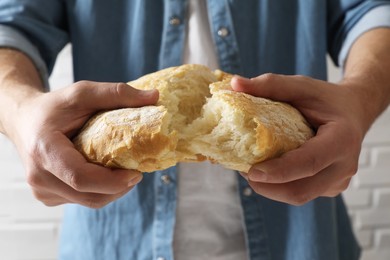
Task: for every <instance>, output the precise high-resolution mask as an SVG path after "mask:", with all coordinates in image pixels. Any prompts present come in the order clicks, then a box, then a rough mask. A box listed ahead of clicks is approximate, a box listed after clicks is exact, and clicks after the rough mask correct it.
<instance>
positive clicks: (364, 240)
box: [355, 230, 374, 250]
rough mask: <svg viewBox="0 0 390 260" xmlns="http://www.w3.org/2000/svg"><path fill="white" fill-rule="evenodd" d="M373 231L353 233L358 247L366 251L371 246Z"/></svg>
mask: <svg viewBox="0 0 390 260" xmlns="http://www.w3.org/2000/svg"><path fill="white" fill-rule="evenodd" d="M373 233H374V232H373V231H372V230H357V231H355V235H356V238H357V240H358V241H359V245H360V246H361V247H362V248H363V249H364V250H367V249H369V248H371V247H372V246H373V237H374V235H373Z"/></svg>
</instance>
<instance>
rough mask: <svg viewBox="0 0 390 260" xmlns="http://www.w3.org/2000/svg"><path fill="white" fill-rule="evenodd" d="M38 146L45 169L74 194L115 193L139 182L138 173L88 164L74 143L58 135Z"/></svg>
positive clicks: (139, 174)
mask: <svg viewBox="0 0 390 260" xmlns="http://www.w3.org/2000/svg"><path fill="white" fill-rule="evenodd" d="M51 139H52V140H51ZM40 145H41V146H43V147H42V148H40V149H41V150H42V152H40V155H41V160H42V165H43V167H44V169H45V170H47V171H48V172H51V173H53V174H54V175H55V176H56V177H57V178H59V179H60V180H62V181H63V182H64V183H66V184H67V185H69V186H71V187H72V188H73V189H75V190H77V191H80V192H93V193H104V194H117V193H118V192H121V191H123V190H127V189H128V187H130V186H133V185H135V184H137V183H138V182H140V181H141V179H142V173H140V172H138V171H134V170H125V169H110V168H106V167H103V166H100V165H97V164H93V163H89V162H87V161H86V159H85V158H84V157H83V156H82V155H81V154H80V153H79V152H78V151H77V150H76V149H75V148H74V146H73V143H72V142H71V141H70V140H69V139H67V138H66V137H65V136H63V135H62V134H61V133H59V132H57V133H53V134H52V135H51V136H50V138H47V139H45V140H43V141H41V144H40ZM58 147H60V149H59V148H58Z"/></svg>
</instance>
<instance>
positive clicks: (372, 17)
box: [338, 5, 390, 68]
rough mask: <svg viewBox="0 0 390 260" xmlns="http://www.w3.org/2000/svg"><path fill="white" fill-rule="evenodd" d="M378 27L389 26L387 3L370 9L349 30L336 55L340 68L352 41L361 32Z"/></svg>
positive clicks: (389, 11)
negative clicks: (337, 55)
mask: <svg viewBox="0 0 390 260" xmlns="http://www.w3.org/2000/svg"><path fill="white" fill-rule="evenodd" d="M379 27H390V6H388V5H382V6H378V7H375V8H373V9H371V10H370V11H368V12H367V13H366V14H365V15H364V16H363V17H362V18H361V19H360V20H359V21H358V22H357V23H356V24H355V25H354V27H353V28H352V29H351V30H350V31H349V33H348V35H347V37H346V39H345V40H344V43H343V46H342V48H341V51H340V54H339V57H338V61H339V64H340V67H341V68H344V65H345V61H346V59H347V56H348V53H349V50H350V49H351V47H352V45H353V44H354V42H355V41H356V40H357V39H358V38H359V37H360V36H361V35H362V34H363V33H365V32H367V31H369V30H372V29H375V28H379Z"/></svg>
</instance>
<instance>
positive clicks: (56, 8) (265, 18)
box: [0, 0, 390, 260]
mask: <svg viewBox="0 0 390 260" xmlns="http://www.w3.org/2000/svg"><path fill="white" fill-rule="evenodd" d="M385 4H386V5H389V4H390V1H358V0H289V1H282V0H272V1H271V0H263V1H258V0H246V1H242V0H241V1H239V0H208V11H209V18H210V22H211V31H212V34H213V37H214V42H215V48H216V52H217V56H218V59H219V64H220V67H221V69H222V70H225V71H228V72H231V73H236V74H241V75H244V76H247V77H251V76H256V75H259V74H262V73H265V72H273V73H283V74H302V75H307V76H311V77H314V78H318V79H323V80H325V79H326V59H325V56H326V53H327V52H328V53H329V54H330V55H331V57H332V58H333V60H334V61H335V62H336V63H337V60H338V58H339V54H340V50H341V48H342V46H343V43H344V40H345V39H346V37H347V36H348V34H349V33H350V31H351V30H352V29H353V28H354V25H355V24H356V23H357V22H358V21H359V19H360V18H361V17H363V15H365V14H366V13H367V12H368V11H370V10H372V9H373V8H375V7H377V6H379V5H380V6H383V5H385ZM186 6H187V3H186V1H185V0H111V1H107V0H66V1H64V0H1V1H0V36H1V35H3V36H2V37H0V45H2V46H11V47H14V48H19V49H21V50H22V51H24V52H26V53H27V54H28V55H30V57H32V59H33V60H34V62H35V64H36V65H37V67H38V68H39V69H40V71H41V73H42V74H44V73H45V71H49V72H50V71H51V69H52V66H53V64H54V62H55V58H56V56H57V54H58V52H59V51H60V50H61V49H62V47H63V46H64V45H65V44H66V43H67V42H72V45H73V55H74V77H75V80H76V81H77V80H81V79H86V80H95V81H124V82H127V81H129V80H132V79H135V78H137V77H139V76H141V75H144V74H145V73H149V72H152V71H156V70H158V69H162V68H165V67H169V66H174V65H179V64H181V62H182V51H183V42H184V38H185V26H186ZM173 18H175V22H170V21H172V19H173ZM221 28H224V30H225V32H227V33H223V34H221V33H220V34H218V31H219V30H220V29H221ZM7 30H8V31H9V30H11V31H12V32H16V33H15V36H14V37H10V36H9V33H7ZM7 35H8V36H7ZM14 39H18V40H14ZM23 39H27V41H25V40H23ZM21 42H22V43H21ZM163 175H168V176H169V177H170V181H169V182H166V181H165V182H164V181H162V179H161V177H162V176H163ZM176 178H177V176H176V168H175V167H172V168H170V169H167V170H165V171H159V172H154V173H147V174H145V176H144V179H143V181H142V182H141V183H140V184H139V185H137V186H136V187H135V188H134V189H133V190H132V191H131V192H129V193H128V194H127V195H125V196H124V197H122V198H121V199H119V200H117V201H115V202H113V203H111V204H109V205H107V206H106V207H104V208H102V209H98V210H95V209H89V208H85V207H82V206H78V205H68V206H66V210H65V215H64V223H63V227H62V235H61V246H60V259H69V260H77V259H80V260H89V259H90V260H92V259H93V260H98V259H139V260H141V259H142V260H146V259H147V260H149V259H157V258H159V257H161V259H166V260H169V259H173V253H172V241H173V230H174V224H175V207H176V194H177V182H176V180H177V179H176ZM237 178H238V185H239V189H238V190H239V193H240V194H239V195H240V198H241V203H242V211H243V215H244V221H245V232H246V243H247V246H248V249H249V251H248V252H249V256H250V259H252V260H259V259H276V260H282V259H284V260H286V259H289V260H304V259H307V260H313V259H315V260H322V259H323V260H329V259H332V260H337V259H340V260H349V259H358V256H359V246H358V245H357V243H356V241H355V238H354V235H353V233H352V230H351V226H350V221H349V217H348V214H347V211H346V208H345V206H344V203H343V200H342V198H341V196H338V197H335V198H319V199H316V200H314V201H311V202H309V203H307V204H305V205H303V206H299V207H297V206H291V205H287V204H284V203H279V202H275V201H272V200H269V199H267V198H264V197H262V196H260V195H257V194H256V193H254V192H251V190H250V188H249V186H248V184H247V182H246V181H245V180H244V179H243V178H240V177H238V175H237ZM165 179H166V178H165Z"/></svg>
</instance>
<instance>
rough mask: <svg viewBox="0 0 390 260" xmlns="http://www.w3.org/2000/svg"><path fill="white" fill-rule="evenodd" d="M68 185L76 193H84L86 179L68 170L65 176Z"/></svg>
mask: <svg viewBox="0 0 390 260" xmlns="http://www.w3.org/2000/svg"><path fill="white" fill-rule="evenodd" d="M65 176H66V179H67V183H68V185H69V186H70V187H72V188H73V189H74V190H75V191H78V192H83V191H84V179H83V177H82V176H81V175H80V174H77V172H76V171H73V170H68V171H67V173H66V174H65Z"/></svg>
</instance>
